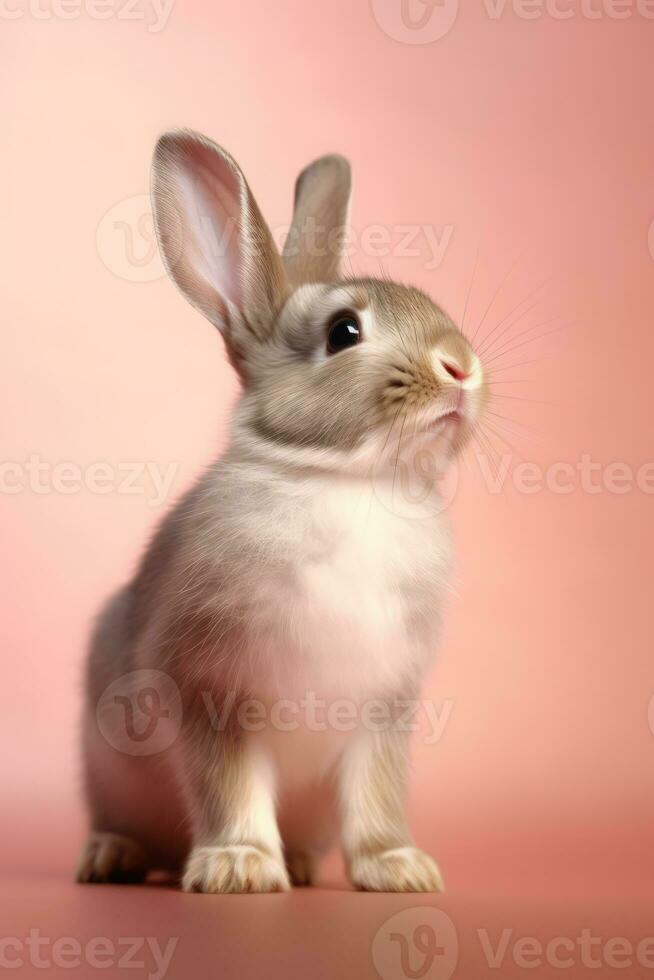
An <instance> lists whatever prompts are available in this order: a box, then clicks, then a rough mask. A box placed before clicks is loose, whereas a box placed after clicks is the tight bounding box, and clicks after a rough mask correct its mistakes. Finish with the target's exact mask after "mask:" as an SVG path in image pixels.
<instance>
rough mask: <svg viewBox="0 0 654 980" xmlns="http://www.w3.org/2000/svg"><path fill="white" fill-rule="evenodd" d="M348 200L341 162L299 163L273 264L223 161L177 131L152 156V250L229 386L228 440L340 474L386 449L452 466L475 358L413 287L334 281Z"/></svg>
mask: <svg viewBox="0 0 654 980" xmlns="http://www.w3.org/2000/svg"><path fill="white" fill-rule="evenodd" d="M349 199H350V168H349V165H348V163H347V161H346V160H344V159H343V158H342V157H339V156H326V157H322V158H320V159H319V160H317V161H315V162H314V163H312V164H311V165H310V166H309V167H307V168H306V170H304V171H303V172H302V173H301V174H300V177H299V178H298V181H297V184H296V191H295V210H294V215H293V223H292V226H291V229H290V231H289V234H288V238H287V240H286V245H285V247H284V251H283V253H282V254H281V255H280V253H279V252H278V250H277V248H276V246H275V243H274V241H273V238H272V235H271V233H270V230H269V228H268V226H267V225H266V223H265V221H264V219H263V217H262V215H261V212H260V211H259V208H258V206H257V203H256V201H255V199H254V197H253V195H252V192H251V191H250V188H249V186H248V184H247V182H246V180H245V177H244V176H243V173H242V172H241V170H240V168H239V166H238V165H237V163H236V162H235V161H234V159H233V158H232V157H231V156H230V155H229V153H227V152H226V151H225V150H223V149H222V148H221V147H219V146H217V145H216V144H214V143H212V142H211V141H210V140H208V139H206V138H205V137H203V136H199V135H197V134H194V133H190V132H186V131H183V132H178V133H170V134H166V135H164V136H163V137H162V138H161V139H160V140H159V142H158V144H157V147H156V150H155V157H154V176H153V200H154V211H155V220H156V227H157V234H158V238H159V243H160V247H161V251H162V253H163V257H164V261H165V263H166V266H167V268H168V271H169V273H170V275H171V277H172V278H173V279H174V281H175V282H176V283H177V285H178V286H179V288H180V289H181V291H182V292H183V293H184V295H185V296H186V297H187V299H189V300H190V302H191V303H192V304H193V305H194V306H196V307H197V308H198V309H199V310H200V311H201V312H202V313H204V315H205V316H206V317H207V318H208V319H209V320H210V321H211V322H212V323H213V324H215V326H216V327H218V329H219V330H220V331H221V333H222V335H223V337H224V340H225V344H226V348H227V352H228V355H229V357H230V360H231V362H232V364H233V365H234V367H235V368H236V370H237V372H238V373H239V375H240V377H241V380H242V382H243V394H242V397H241V400H240V402H239V405H238V408H237V411H236V430H237V434H238V435H239V438H240V439H241V440H242V441H243V440H245V441H246V442H248V441H249V443H250V445H251V446H254V445H256V444H259V445H260V444H262V443H265V444H266V445H267V446H268V447H269V448H274V450H275V452H277V453H281V454H286V455H288V456H289V458H291V457H295V458H297V459H300V458H304V459H305V460H306V461H307V462H312V463H313V464H315V465H329V466H332V467H335V468H343V469H348V468H354V467H360V466H361V465H369V463H370V461H371V460H376V459H379V458H380V456H382V455H383V454H384V453H385V452H386V451H388V452H392V451H394V447H396V446H397V440H398V439H399V440H400V441H402V440H404V443H405V444H412V445H416V446H420V445H422V444H424V443H425V442H430V443H431V444H438V445H439V446H441V447H442V450H443V454H444V456H446V457H447V456H450V455H452V454H453V453H454V452H455V451H456V450H457V449H458V448H460V447H461V446H462V445H463V444H464V443H465V441H466V439H467V437H468V436H469V434H470V432H471V431H472V429H473V427H474V424H475V420H476V418H477V416H478V414H479V412H480V410H481V408H482V405H483V402H484V384H483V373H482V368H481V364H480V361H479V359H478V358H477V356H476V355H475V353H474V352H473V350H472V348H471V347H470V345H469V343H468V341H467V340H466V339H465V338H464V336H463V335H462V333H461V332H460V331H459V330H458V329H457V327H456V326H455V324H454V323H453V322H452V320H451V319H450V318H449V317H448V316H447V314H445V313H444V312H443V311H442V310H441V309H439V307H438V306H436V305H435V304H434V303H433V302H432V301H431V300H430V299H429V297H428V296H426V295H425V294H424V293H423V292H421V291H420V290H418V289H414V288H411V287H407V286H402V285H398V284H396V283H393V282H389V281H386V280H382V279H356V278H342V277H341V276H340V265H341V261H340V260H341V251H342V247H343V243H344V234H343V232H344V229H345V224H346V221H347V212H348V206H349Z"/></svg>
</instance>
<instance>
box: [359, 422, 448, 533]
mask: <svg viewBox="0 0 654 980" xmlns="http://www.w3.org/2000/svg"><path fill="white" fill-rule="evenodd" d="M387 449H388V451H387V452H384V453H382V454H381V455H380V457H379V459H378V460H377V462H376V464H375V467H374V469H373V471H372V483H373V491H374V493H375V496H376V497H377V499H378V500H379V501H380V502H381V503H382V504H383V506H384V507H385V508H386V510H388V511H389V512H390V513H391V514H395V515H396V516H397V517H403V518H405V519H406V520H414V521H429V520H433V518H435V517H437V516H438V514H441V513H443V511H445V510H447V508H448V507H449V506H450V504H451V503H452V501H453V500H454V497H455V495H456V492H457V489H458V486H459V468H458V464H457V461H456V459H448V458H447V457H446V456H445V455H444V451H443V445H442V441H439V440H438V439H436V440H434V441H433V442H425V443H424V444H423V445H422V446H420V447H416V446H414V445H413V444H412V440H411V439H409V438H405V439H403V438H401V437H400V438H396V439H393V440H392V441H389V446H388V447H387Z"/></svg>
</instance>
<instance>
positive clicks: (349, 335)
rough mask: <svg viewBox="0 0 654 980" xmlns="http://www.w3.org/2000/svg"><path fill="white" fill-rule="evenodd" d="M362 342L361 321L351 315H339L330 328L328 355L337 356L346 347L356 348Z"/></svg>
mask: <svg viewBox="0 0 654 980" xmlns="http://www.w3.org/2000/svg"><path fill="white" fill-rule="evenodd" d="M360 340H361V328H360V326H359V321H358V320H357V318H356V317H355V316H353V315H352V314H351V313H339V315H338V316H337V317H335V318H334V319H333V320H332V322H331V324H330V327H329V333H328V334H327V353H328V354H337V353H338V351H339V350H345V348H346V347H354V345H355V344H358V343H359V341H360Z"/></svg>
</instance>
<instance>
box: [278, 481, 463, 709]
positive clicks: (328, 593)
mask: <svg viewBox="0 0 654 980" xmlns="http://www.w3.org/2000/svg"><path fill="white" fill-rule="evenodd" d="M430 534H431V537H430ZM447 552H448V549H447V540H446V535H445V534H444V533H440V532H439V530H438V529H437V528H434V527H432V528H431V529H429V528H425V527H424V525H423V526H420V525H419V523H418V522H410V521H406V520H403V519H398V517H397V515H395V514H393V513H391V512H389V511H388V510H387V509H386V508H385V507H384V506H383V504H382V503H381V502H380V501H379V500H377V499H376V498H375V497H374V496H373V497H372V499H371V495H370V493H367V494H362V493H361V490H360V488H358V487H357V488H351V487H348V486H347V485H346V486H339V487H338V488H337V489H335V490H333V491H330V492H323V493H321V494H320V495H317V496H316V499H315V503H314V504H313V508H312V510H311V512H310V518H309V520H308V521H307V523H306V526H305V528H304V529H303V547H302V553H301V558H299V559H298V560H297V561H296V562H295V563H294V565H293V569H292V574H291V575H289V576H283V577H281V578H277V579H275V580H271V581H270V599H271V604H270V606H269V609H270V610H272V614H271V615H272V622H271V623H270V626H271V627H272V628H271V629H269V630H268V631H267V635H268V636H269V637H270V638H271V640H272V642H273V644H274V647H275V651H274V661H275V663H276V664H277V667H278V673H277V676H278V677H279V679H280V682H281V686H282V687H283V689H284V690H289V688H290V687H292V688H294V690H295V691H296V692H297V693H302V691H303V690H307V689H311V690H315V691H317V692H319V693H323V694H324V695H325V696H327V697H330V696H340V695H344V696H351V697H355V698H358V697H371V696H380V697H383V696H384V695H385V694H387V693H392V692H395V691H397V690H398V688H399V687H402V686H404V685H405V684H406V682H407V680H408V679H415V677H416V676H417V674H418V673H419V672H420V670H421V668H422V667H423V666H424V660H425V658H426V656H427V655H428V653H429V652H430V651H429V650H428V649H427V648H428V647H429V645H430V639H429V637H430V635H431V631H430V629H429V624H430V623H431V622H432V621H433V622H434V625H435V620H436V619H437V611H438V607H439V605H440V596H441V592H442V587H443V579H444V571H445V566H446V564H447ZM425 624H427V629H426V631H425Z"/></svg>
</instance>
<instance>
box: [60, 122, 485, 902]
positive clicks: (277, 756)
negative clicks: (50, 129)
mask: <svg viewBox="0 0 654 980" xmlns="http://www.w3.org/2000/svg"><path fill="white" fill-rule="evenodd" d="M349 196H350V174H349V167H348V164H347V162H346V161H345V160H344V159H343V158H341V157H337V156H330V157H325V158H323V159H321V160H318V161H316V163H314V164H312V165H311V166H310V167H308V168H307V169H306V170H305V171H304V172H303V174H302V175H301V176H300V178H299V180H298V184H297V188H296V200H295V216H294V222H293V226H292V229H291V233H290V235H289V241H288V243H287V247H286V249H285V252H284V256H283V257H282V256H280V255H279V254H278V252H277V251H276V249H275V246H274V244H273V240H272V236H271V235H270V232H269V230H268V228H267V226H266V224H265V222H264V220H263V218H262V217H261V213H260V211H259V208H258V206H257V204H256V202H255V200H254V198H253V196H252V193H251V191H250V189H249V187H248V185H247V182H246V180H245V178H244V177H243V174H242V173H241V171H240V169H239V168H238V166H237V164H236V163H235V161H234V160H233V159H232V157H231V156H230V155H229V154H228V153H226V152H225V151H224V150H222V149H221V148H220V147H218V146H215V145H214V144H212V143H211V142H210V141H209V140H207V139H206V138H205V137H202V136H198V135H195V134H192V133H188V132H182V133H173V134H168V135H166V136H164V137H162V139H161V140H160V141H159V143H158V145H157V148H156V151H155V159H154V180H153V199H154V205H155V216H156V222H157V229H158V235H159V240H160V245H161V249H162V253H163V255H164V259H165V261H166V263H167V266H168V269H169V272H170V274H171V276H172V278H173V279H174V280H175V281H176V282H177V284H178V286H179V287H180V289H181V290H182V292H183V293H184V294H185V295H186V296H187V297H188V299H189V300H190V301H191V302H192V303H193V304H194V305H195V306H196V307H197V308H198V309H200V310H201V311H202V312H203V313H204V314H205V315H206V316H207V317H208V318H209V319H210V320H211V321H212V323H214V324H215V325H216V326H217V327H218V328H219V329H220V331H221V332H222V335H223V338H224V340H225V344H226V349H227V352H228V356H229V357H230V359H231V361H232V363H233V364H234V366H235V368H236V370H237V371H238V373H239V375H240V377H241V379H242V381H243V392H242V396H241V398H240V400H239V402H238V405H237V407H236V410H235V413H234V418H233V424H232V430H231V440H230V444H229V448H228V449H227V451H226V452H225V454H224V455H223V457H222V458H221V459H219V460H218V461H217V462H216V463H214V464H213V465H212V466H211V467H210V468H209V469H208V470H207V472H206V473H205V475H204V476H203V477H202V478H201V480H200V481H199V482H198V483H197V485H196V486H195V487H193V488H192V489H191V490H190V491H189V492H188V493H187V494H186V495H185V496H184V497H183V499H182V500H181V501H180V502H179V503H178V505H177V506H176V507H175V508H174V510H173V511H172V512H171V513H170V514H169V515H168V516H167V517H166V519H165V520H164V521H163V522H162V524H161V526H160V528H159V530H158V532H157V533H156V535H155V537H154V540H153V541H152V542H151V544H150V547H149V548H148V550H147V553H146V555H145V557H144V559H143V561H142V563H141V566H140V568H139V570H138V572H137V574H136V575H135V577H134V579H133V580H132V581H131V582H130V583H129V584H128V585H127V586H126V587H125V589H124V590H122V591H121V592H120V593H119V594H118V595H117V596H115V597H114V598H112V599H111V601H110V602H109V604H108V606H107V608H106V609H105V611H104V612H103V613H102V615H101V617H100V619H99V622H98V626H97V629H96V632H95V635H94V638H93V641H92V644H91V649H90V655H89V663H88V672H87V703H86V710H85V715H84V759H85V771H86V787H87V796H88V801H89V807H90V813H91V823H92V835H91V838H90V840H89V842H88V844H87V845H86V847H85V849H84V851H83V854H82V857H81V859H80V864H79V870H78V877H79V880H81V881H111V880H115V879H118V880H125V879H128V880H130V879H132V878H138V877H141V876H142V875H143V874H144V873H145V872H146V871H147V870H148V869H150V868H168V869H171V870H180V871H181V872H182V884H183V887H184V888H185V889H188V890H194V891H203V892H243V891H277V890H283V889H286V888H288V887H289V886H290V883H291V880H292V881H293V882H294V883H298V884H307V883H309V882H310V881H311V879H312V875H313V867H314V862H315V860H316V858H317V857H318V856H319V855H320V854H321V853H322V852H324V851H325V850H326V848H327V847H329V846H330V844H331V842H332V840H333V837H334V834H335V833H336V832H337V829H338V827H339V825H340V827H341V837H342V844H343V849H344V853H345V858H346V865H347V868H348V872H349V875H350V877H351V880H352V882H353V883H354V884H355V885H356V886H358V887H360V888H365V889H371V890H390V891H431V890H437V889H438V888H440V887H441V879H440V875H439V872H438V869H437V867H436V865H435V863H434V862H433V860H432V859H431V858H430V857H428V856H427V855H425V854H424V853H422V852H421V851H419V850H418V849H417V848H415V847H414V845H413V843H412V841H411V838H410V835H409V831H408V829H407V826H406V823H405V818H404V790H405V783H406V770H407V760H406V735H405V733H404V732H403V731H401V730H400V728H401V726H396V725H395V724H390V725H387V726H386V727H384V728H382V729H380V728H377V729H375V730H372V729H371V727H370V726H367V725H364V724H362V723H360V722H359V723H357V724H355V725H354V726H353V728H352V729H351V730H348V731H347V732H345V731H335V730H332V729H330V727H329V726H327V728H326V730H319V731H318V730H315V726H312V725H311V724H309V723H307V721H306V718H304V717H303V718H302V719H301V720H300V722H299V724H298V725H297V726H295V727H294V728H293V729H292V730H290V728H289V726H288V725H286V724H282V723H279V724H276V723H274V721H273V718H274V717H281V713H280V712H279V705H280V699H284V703H285V704H286V706H287V707H288V704H289V703H291V704H292V705H298V704H301V703H302V702H303V699H304V698H305V697H306V696H307V692H311V694H312V696H315V697H316V698H318V699H320V701H321V703H324V704H325V705H328V706H329V705H333V704H334V702H336V701H337V700H339V699H347V700H348V703H349V704H350V705H354V706H355V708H356V709H357V710H363V708H364V707H365V705H366V704H368V703H369V702H371V701H373V700H374V701H375V702H380V701H381V702H382V703H384V704H387V705H388V706H389V712H390V714H391V715H393V713H394V712H395V711H396V707H395V705H396V702H397V700H398V699H406V698H412V697H416V696H417V693H418V690H419V685H420V681H421V678H422V675H423V673H424V670H425V667H426V666H427V664H428V663H429V660H430V658H431V657H432V655H433V654H434V651H435V647H436V643H437V637H438V626H439V618H440V609H441V604H442V598H443V593H444V590H445V588H446V585H447V577H448V568H449V563H450V545H449V536H448V532H447V527H446V525H445V521H444V518H443V516H442V515H441V514H440V513H439V512H438V509H436V510H435V511H433V512H428V513H426V514H417V515H416V514H412V515H410V516H409V517H407V516H406V514H403V513H398V512H397V511H396V510H395V509H394V507H393V506H392V505H391V506H389V500H390V501H392V500H393V490H394V481H395V480H396V478H397V466H398V456H399V455H401V456H402V457H403V458H407V459H409V460H410V461H411V460H414V459H415V457H416V454H418V453H420V452H425V451H426V450H428V451H429V453H430V454H431V457H432V458H433V457H436V458H438V459H439V460H441V461H442V463H443V465H445V464H446V462H447V460H448V459H450V458H451V457H452V455H453V454H454V453H455V452H457V451H458V450H459V449H460V448H461V447H462V445H463V444H464V443H465V441H466V438H467V436H468V435H469V432H470V430H471V427H472V425H473V424H474V421H475V419H476V417H477V415H478V413H479V411H480V409H481V406H482V401H483V390H484V389H483V381H482V372H481V366H480V364H479V361H478V359H477V358H476V356H475V355H474V353H473V352H472V350H471V348H470V347H469V345H468V343H467V341H466V340H465V338H464V337H463V336H462V334H461V333H460V332H459V331H458V330H457V328H456V326H455V325H454V324H453V323H452V321H451V320H450V319H449V317H448V316H447V315H446V314H445V313H444V312H443V311H442V310H440V309H439V308H438V307H437V306H435V305H434V303H433V302H432V301H431V300H430V299H429V298H428V297H427V296H425V295H424V294H423V293H421V292H420V291H419V290H417V289H412V288H408V287H404V286H400V285H397V284H394V283H390V282H386V281H382V280H372V279H355V280H340V279H338V273H339V255H338V243H339V240H340V238H339V234H338V232H339V230H340V229H341V228H342V226H343V225H344V223H345V221H346V219H347V208H348V204H349ZM308 223H311V234H308V231H307V229H308ZM316 228H317V229H318V232H317V233H315V232H316ZM344 311H349V312H351V314H352V315H354V316H355V317H356V318H357V319H358V322H359V324H360V329H361V342H360V343H358V344H357V345H356V346H355V347H352V348H349V349H346V350H341V351H339V352H337V353H333V354H330V353H328V351H327V345H326V339H327V334H328V330H329V325H330V323H331V322H332V321H333V318H334V316H336V315H338V314H339V313H342V312H344ZM137 670H145V671H155V672H156V671H161V672H164V673H165V674H166V675H168V677H169V678H170V679H171V681H172V683H173V684H174V686H175V688H176V690H177V691H178V692H179V698H180V705H181V708H180V709H179V712H180V717H179V725H180V731H179V734H178V736H177V738H176V739H174V741H173V743H172V744H171V745H167V746H165V747H164V748H163V749H162V750H161V751H160V752H157V753H154V754H151V755H136V754H133V753H131V752H129V751H127V752H122V751H120V750H119V749H117V748H116V747H115V746H116V742H115V740H114V739H113V738H109V739H107V737H106V734H107V733H106V729H102V731H101V727H102V726H99V721H98V713H99V707H98V706H99V704H101V703H102V699H103V697H104V692H105V691H106V689H107V686H108V685H109V684H111V683H114V682H118V683H119V684H120V683H121V678H125V677H126V676H129V675H130V674H131V672H133V671H137ZM139 676H142V675H139ZM146 676H148V675H146ZM152 676H153V677H155V676H158V675H155V674H153V675H152ZM248 699H256V701H257V703H258V704H260V705H261V706H263V707H264V709H265V711H266V722H265V723H264V724H263V726H258V727H257V730H256V731H255V730H254V729H253V727H252V726H249V725H244V724H243V723H242V719H241V720H239V718H238V717H237V716H236V714H235V711H234V710H232V711H231V713H230V714H229V720H228V721H227V722H226V724H224V725H222V726H216V725H215V723H214V722H215V713H216V712H220V710H221V708H222V707H226V706H231V707H232V708H235V707H238V706H239V705H241V704H243V703H244V702H246V701H247V700H248ZM208 705H211V707H212V710H213V714H212V712H211V711H209V710H208ZM162 707H163V709H164V710H168V711H169V715H170V713H171V711H172V706H171V704H168V706H166V704H163V705H162ZM175 710H177V709H175ZM275 712H278V715H275ZM357 717H358V718H360V715H357ZM174 720H175V719H173V721H174Z"/></svg>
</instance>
